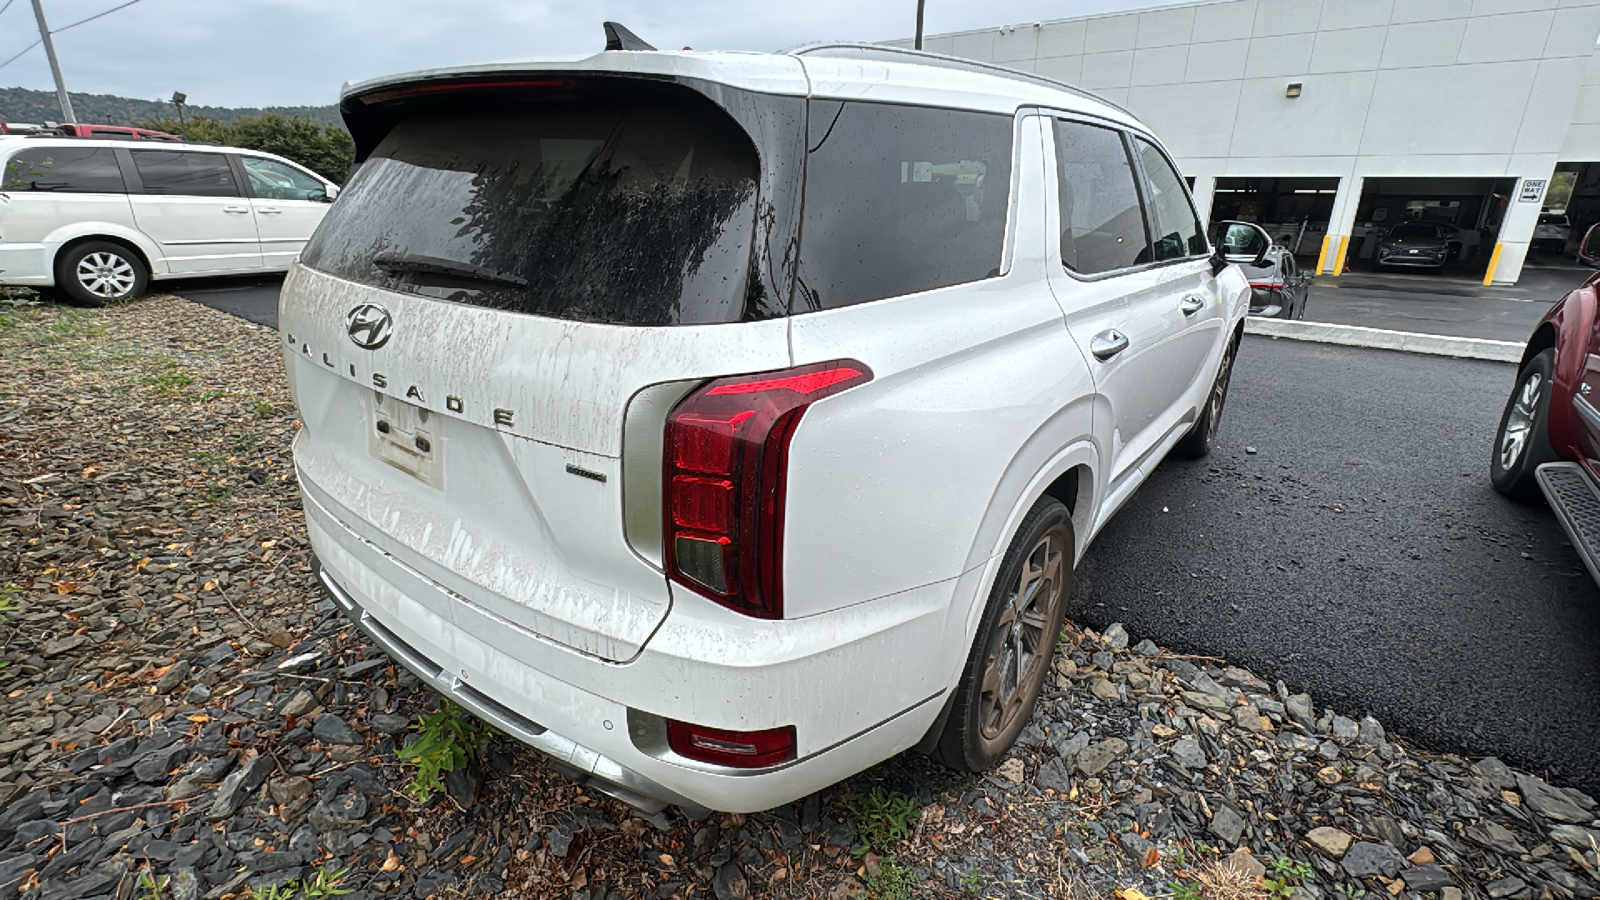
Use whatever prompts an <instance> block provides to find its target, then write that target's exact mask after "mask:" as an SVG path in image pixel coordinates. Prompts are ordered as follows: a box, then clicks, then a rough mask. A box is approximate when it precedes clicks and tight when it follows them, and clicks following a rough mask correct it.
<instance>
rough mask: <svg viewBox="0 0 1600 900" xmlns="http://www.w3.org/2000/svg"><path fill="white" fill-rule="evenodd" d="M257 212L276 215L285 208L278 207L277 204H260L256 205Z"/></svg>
mask: <svg viewBox="0 0 1600 900" xmlns="http://www.w3.org/2000/svg"><path fill="white" fill-rule="evenodd" d="M256 212H258V213H261V214H262V215H264V216H275V215H278V214H279V213H281V212H283V210H281V209H279V208H277V207H276V206H258V207H256Z"/></svg>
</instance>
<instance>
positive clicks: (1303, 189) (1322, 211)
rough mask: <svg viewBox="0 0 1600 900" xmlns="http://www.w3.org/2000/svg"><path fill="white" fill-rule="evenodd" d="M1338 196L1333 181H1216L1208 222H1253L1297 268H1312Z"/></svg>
mask: <svg viewBox="0 0 1600 900" xmlns="http://www.w3.org/2000/svg"><path fill="white" fill-rule="evenodd" d="M1338 190H1339V179H1338V178H1241V177H1235V178H1218V179H1217V186H1216V189H1215V191H1214V193H1213V199H1212V201H1211V221H1212V223H1213V224H1215V223H1216V222H1220V221H1224V220H1228V219H1232V220H1237V221H1242V222H1254V223H1255V224H1257V225H1260V226H1261V227H1262V228H1264V229H1266V231H1267V234H1269V235H1271V236H1272V239H1273V241H1274V242H1276V243H1278V244H1280V245H1282V246H1284V247H1286V248H1288V250H1289V252H1291V253H1293V254H1294V255H1295V258H1296V259H1297V260H1298V261H1300V263H1301V264H1302V266H1311V267H1315V266H1316V261H1317V256H1318V254H1319V253H1321V251H1322V239H1323V238H1324V237H1325V236H1326V235H1327V233H1328V221H1329V220H1330V219H1331V218H1332V216H1333V201H1334V197H1335V195H1336V194H1337V193H1338Z"/></svg>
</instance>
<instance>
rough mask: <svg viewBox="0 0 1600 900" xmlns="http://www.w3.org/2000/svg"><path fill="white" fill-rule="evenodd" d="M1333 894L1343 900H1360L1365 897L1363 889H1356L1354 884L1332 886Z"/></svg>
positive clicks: (1365, 893)
mask: <svg viewBox="0 0 1600 900" xmlns="http://www.w3.org/2000/svg"><path fill="white" fill-rule="evenodd" d="M1333 892H1334V893H1335V894H1337V895H1338V896H1340V897H1343V898H1344V900H1360V898H1362V897H1365V896H1366V895H1367V891H1366V889H1365V888H1361V887H1357V886H1356V885H1354V884H1344V883H1340V884H1336V885H1334V886H1333Z"/></svg>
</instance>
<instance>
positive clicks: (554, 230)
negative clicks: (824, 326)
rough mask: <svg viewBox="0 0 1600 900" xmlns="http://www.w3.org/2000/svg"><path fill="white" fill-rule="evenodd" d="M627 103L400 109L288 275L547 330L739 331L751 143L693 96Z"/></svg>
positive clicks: (633, 96)
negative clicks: (550, 323) (542, 322)
mask: <svg viewBox="0 0 1600 900" xmlns="http://www.w3.org/2000/svg"><path fill="white" fill-rule="evenodd" d="M638 91H639V92H638V93H635V92H632V91H630V92H629V93H626V94H620V95H618V94H613V95H599V96H592V97H583V98H580V99H569V100H561V99H549V100H534V99H530V100H529V101H527V102H526V103H524V104H513V105H509V106H508V105H507V104H504V103H501V104H493V105H491V104H487V103H485V104H483V105H482V106H479V107H473V106H470V105H469V106H467V107H466V108H462V106H461V104H460V103H457V104H454V105H448V106H447V105H444V104H442V103H441V104H439V105H436V106H434V107H431V108H428V109H424V110H421V111H418V112H416V113H413V114H412V115H410V116H409V117H408V118H405V119H402V120H401V121H399V122H398V123H397V124H396V125H395V126H394V127H393V129H392V130H390V131H389V133H388V134H387V135H386V136H385V137H384V138H383V140H382V141H381V142H380V143H379V144H378V145H377V146H376V148H375V149H374V150H373V152H372V154H371V155H370V157H369V158H368V159H367V160H366V161H365V162H364V163H362V164H361V168H360V169H359V170H358V171H357V172H356V174H355V175H354V176H353V177H352V178H351V180H350V182H349V184H348V185H347V186H346V188H345V190H344V191H343V192H342V193H341V194H340V195H339V202H338V203H336V204H334V205H333V206H332V207H331V208H330V210H329V213H328V216H327V218H326V219H325V220H324V221H323V224H322V226H321V227H320V228H318V230H317V232H316V234H315V235H314V236H313V237H312V240H311V242H310V243H309V244H308V245H307V246H306V249H305V251H304V253H303V254H302V256H301V260H302V262H303V263H304V264H306V265H308V266H311V267H313V268H316V269H320V270H322V271H325V272H329V273H331V274H334V275H339V276H341V277H344V278H349V279H352V280H354V281H360V282H364V283H366V284H373V285H378V286H380V287H384V288H388V289H390V290H399V291H408V292H412V293H417V294H422V295H424V296H429V297H435V298H437V299H440V300H447V301H452V302H459V303H467V304H471V305H474V306H484V307H489V308H492V309H502V310H508V311H513V312H520V313H527V314H531V315H540V316H549V317H553V318H561V319H573V320H579V321H589V322H605V323H611V324H619V325H671V324H693V323H712V322H732V321H737V320H738V319H739V317H740V315H741V314H742V312H743V310H744V299H745V298H744V294H745V289H746V283H747V275H748V273H749V269H750V258H751V244H752V242H753V233H754V227H755V212H756V191H757V176H758V174H759V163H758V158H757V155H756V150H755V145H754V144H753V143H752V142H751V140H750V138H749V136H748V135H747V134H746V133H745V132H744V131H743V130H742V129H741V128H740V127H739V125H738V123H737V122H735V121H734V120H733V119H732V118H730V117H729V116H728V114H727V113H725V112H723V111H722V110H720V109H718V108H717V107H716V106H715V105H714V104H713V103H711V101H709V100H707V99H705V98H704V97H702V96H700V95H698V94H693V93H691V92H689V91H686V90H683V89H681V88H673V89H671V90H670V91H669V90H667V89H664V88H663V89H656V90H654V91H652V92H649V93H644V91H645V89H644V88H640V89H638Z"/></svg>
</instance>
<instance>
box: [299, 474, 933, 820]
mask: <svg viewBox="0 0 1600 900" xmlns="http://www.w3.org/2000/svg"><path fill="white" fill-rule="evenodd" d="M302 477H304V476H303V473H302ZM302 497H303V498H304V501H305V503H304V508H305V513H306V521H307V526H308V530H309V532H310V536H311V543H312V547H313V549H314V550H315V553H316V559H317V562H316V570H317V575H318V578H319V580H320V581H321V582H322V584H323V586H324V587H325V588H326V589H327V590H328V592H329V593H330V594H331V595H332V597H333V598H334V600H335V602H336V603H337V604H338V605H339V607H340V608H341V609H342V610H343V611H344V613H345V615H346V616H348V617H349V618H350V619H351V621H352V622H354V623H355V624H356V625H357V626H358V627H360V628H361V630H362V631H364V632H366V633H367V634H368V635H369V636H370V637H371V638H372V639H373V640H374V641H375V642H376V643H377V644H379V645H380V646H382V647H383V648H384V650H385V651H386V652H388V653H389V654H390V655H391V656H392V657H394V659H395V660H396V661H397V662H399V663H401V664H402V665H404V666H405V667H406V668H407V669H410V670H411V671H412V672H414V673H416V675H417V676H418V677H419V678H421V679H422V680H424V681H426V682H427V683H428V684H429V685H430V686H432V687H433V688H434V689H435V690H437V691H439V692H440V693H441V694H443V695H445V696H447V697H449V698H451V699H452V700H454V701H455V702H457V703H459V704H460V705H462V706H463V707H465V708H467V709H469V710H471V711H472V712H473V713H474V714H476V715H478V716H480V717H481V718H483V719H485V720H487V721H489V722H491V723H493V724H494V725H495V726H496V727H498V728H500V729H501V730H503V731H505V732H506V733H507V734H510V735H512V736H513V737H516V738H518V739H519V740H522V741H523V742H525V743H527V744H529V745H530V746H532V747H533V748H535V749H537V750H539V751H541V752H542V753H544V754H546V755H547V756H549V757H550V758H551V759H552V760H553V761H554V762H555V764H556V766H557V768H558V769H559V770H561V771H562V772H563V773H564V774H566V775H568V776H570V777H573V778H575V779H577V780H579V781H581V782H584V783H586V784H589V785H591V786H592V787H593V788H594V789H596V790H598V791H601V792H604V793H607V794H610V795H611V796H614V797H617V798H618V799H620V800H623V801H624V802H627V803H630V804H632V805H634V806H637V807H639V808H641V809H644V810H646V811H651V812H653V811H657V810H660V809H661V808H663V807H664V806H667V805H672V804H676V805H680V806H685V807H689V808H705V809H715V810H721V811H726V812H756V811H759V810H764V809H771V808H773V807H775V806H778V805H781V804H783V803H787V802H790V801H792V800H796V799H798V798H800V797H804V796H806V795H807V794H810V793H813V792H815V791H818V790H821V789H822V788H824V787H827V786H829V785H831V784H834V783H836V782H838V781H839V780H841V779H843V778H846V777H848V776H850V775H853V774H855V773H856V772H859V771H861V770H863V769H866V768H868V767H870V766H872V765H874V764H876V763H878V762H881V761H882V760H884V759H887V758H889V757H890V756H893V755H894V754H896V753H899V752H900V751H902V750H905V749H907V748H909V747H912V746H913V745H915V744H916V743H917V741H918V740H920V739H921V738H922V736H923V735H924V734H925V733H926V732H927V730H928V729H929V727H930V726H931V725H932V723H933V721H934V719H935V718H936V717H937V716H938V713H939V710H940V707H941V705H942V701H943V697H944V695H945V686H946V684H947V683H948V682H947V680H946V679H944V678H943V677H942V673H941V674H935V673H940V670H939V669H937V668H930V666H929V665H928V663H927V662H924V661H925V660H937V659H939V658H941V657H940V656H939V655H938V654H933V653H929V652H924V651H923V650H919V651H917V652H913V653H906V652H904V648H907V647H919V648H927V647H929V646H930V645H931V644H932V643H933V636H932V635H931V634H930V633H929V632H930V628H934V627H936V626H937V625H938V624H939V623H940V622H941V621H942V619H943V616H942V614H939V613H935V612H933V610H935V609H939V610H940V612H942V607H945V606H947V605H948V603H949V597H950V592H951V591H952V590H953V589H955V588H956V585H955V584H954V583H943V584H942V585H930V586H928V587H927V588H922V589H918V591H914V592H907V595H897V597H898V599H897V598H885V600H883V601H875V603H881V604H883V607H884V609H885V610H893V609H895V608H897V607H898V608H900V609H902V610H903V609H905V608H906V607H907V606H908V605H909V606H911V607H912V608H914V609H915V608H926V609H928V610H929V612H928V613H927V614H921V613H916V614H911V615H900V616H895V615H880V616H873V615H868V614H865V613H863V612H861V611H859V610H858V611H857V612H856V614H855V618H854V619H852V620H846V621H848V624H849V625H851V626H854V627H842V626H843V625H844V623H843V622H841V621H840V620H837V619H835V620H833V621H829V617H828V616H813V617H809V618H808V619H803V620H797V621H796V622H794V623H788V622H785V623H778V624H779V625H782V626H788V627H790V628H791V633H789V634H784V633H782V632H772V631H770V629H771V628H772V627H773V626H774V623H770V622H759V624H755V623H758V621H759V620H748V621H750V622H751V623H753V624H752V625H751V626H750V628H751V633H749V634H747V635H745V637H744V639H743V640H740V639H736V638H732V637H730V636H729V635H727V634H726V632H725V631H718V630H716V629H714V628H713V627H711V626H709V625H708V623H707V622H706V621H705V620H704V619H697V618H696V617H695V616H694V615H693V614H691V613H689V612H687V611H684V610H681V609H680V610H675V611H674V612H673V614H672V615H669V617H668V619H667V621H666V622H664V623H662V625H661V627H660V628H659V629H658V631H657V633H656V635H655V636H654V637H653V638H652V639H651V641H650V643H649V644H648V645H647V646H646V648H645V649H644V650H643V651H641V652H640V654H639V655H638V656H637V657H635V658H634V659H632V660H629V661H627V662H620V663H619V662H609V661H605V660H602V659H599V658H598V657H593V656H588V655H586V654H582V653H579V652H576V651H573V650H571V649H570V648H564V647H560V646H559V645H555V644H551V643H549V642H545V641H542V640H540V639H538V638H537V637H536V636H532V635H531V634H529V633H527V632H525V630H523V629H521V628H520V627H519V626H517V625H516V624H514V623H512V622H509V621H504V620H500V621H498V622H491V621H488V620H486V619H484V618H483V610H482V609H481V608H479V607H476V606H475V605H474V604H471V603H470V602H468V601H466V600H465V598H462V597H460V596H459V595H457V594H455V593H454V592H451V591H449V590H447V589H445V588H443V587H441V586H440V585H438V584H437V583H435V582H433V581H431V580H430V579H428V578H427V577H426V576H424V575H422V574H421V573H420V572H418V571H417V570H416V569H414V568H412V567H411V566H408V565H406V564H405V563H404V562H402V561H400V560H399V559H397V558H396V557H395V556H393V555H392V554H390V553H388V552H387V551H385V550H384V549H382V548H381V547H379V546H377V545H376V544H374V543H373V542H371V541H369V540H367V539H366V538H365V537H363V536H362V535H360V534H357V533H356V532H355V531H353V530H351V529H350V528H349V527H347V526H346V525H345V524H344V523H343V522H342V521H340V518H339V516H338V515H336V514H335V512H334V511H333V510H330V509H329V508H327V507H325V506H323V505H322V504H321V503H319V502H318V501H317V499H316V497H315V496H314V495H313V494H312V493H310V492H305V491H302ZM682 605H687V604H682ZM729 615H732V614H731V613H730V614H729ZM741 618H742V617H741ZM862 622H865V623H867V624H866V625H862V624H861V623H862ZM762 629H768V630H767V631H763V630H762ZM808 630H811V631H815V632H817V633H815V634H811V633H807V631H808ZM516 632H521V633H520V634H518V633H516ZM741 645H743V646H741ZM751 647H755V648H757V649H758V652H757V653H756V654H755V656H754V657H751V656H747V655H746V654H748V653H749V652H750V648H751ZM686 648H698V649H686ZM797 648H800V649H797ZM897 648H898V649H899V650H900V651H901V652H896V649H897ZM696 653H698V654H699V655H698V656H696V655H695V654H696ZM956 655H957V656H962V655H963V654H956ZM919 673H923V676H922V677H919ZM933 683H938V686H937V687H931V688H930V687H929V685H930V684H933ZM908 697H909V698H911V699H909V700H908V699H906V698H908ZM667 718H672V719H678V720H681V721H686V722H693V723H696V724H701V725H709V726H711V727H717V728H734V729H743V728H761V727H771V726H773V725H775V724H793V725H794V726H795V728H796V732H797V736H798V739H799V740H798V743H799V747H798V751H799V754H800V756H799V758H798V759H796V760H794V761H792V762H789V763H785V764H781V765H778V766H773V767H770V768H765V769H734V768H728V767H722V766H713V765H709V764H706V763H701V762H698V761H695V760H689V759H686V758H684V757H681V756H678V755H677V754H675V753H673V752H672V751H671V750H670V748H669V747H668V746H667V741H666V736H665V729H666V726H665V722H666V719H667Z"/></svg>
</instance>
